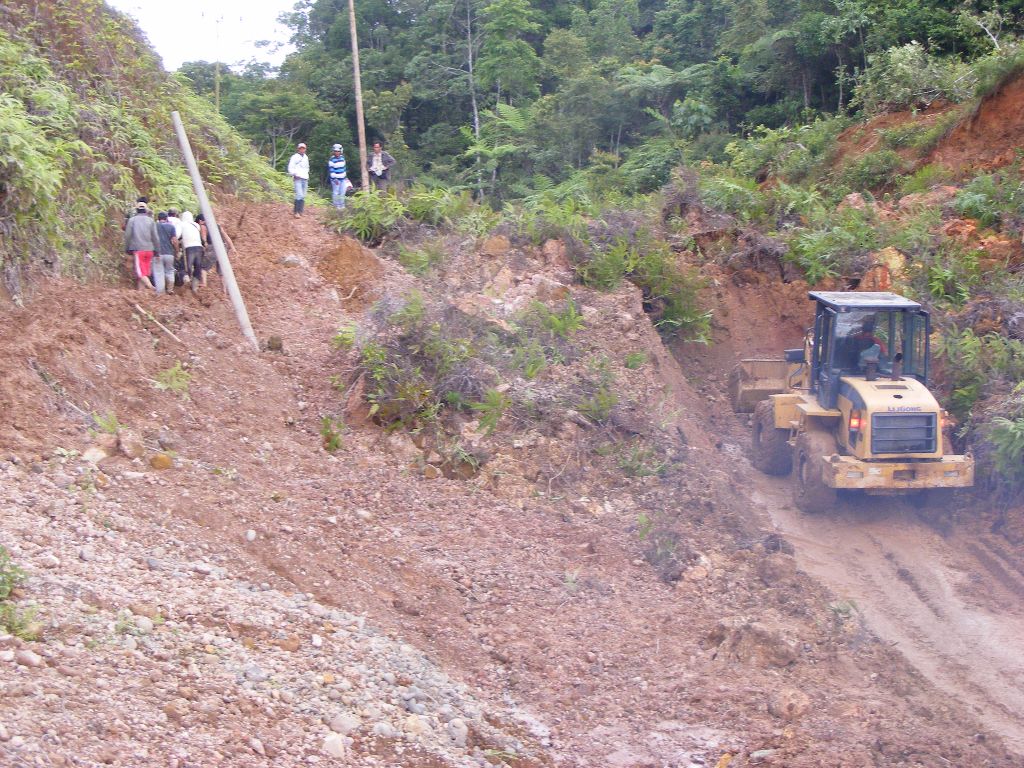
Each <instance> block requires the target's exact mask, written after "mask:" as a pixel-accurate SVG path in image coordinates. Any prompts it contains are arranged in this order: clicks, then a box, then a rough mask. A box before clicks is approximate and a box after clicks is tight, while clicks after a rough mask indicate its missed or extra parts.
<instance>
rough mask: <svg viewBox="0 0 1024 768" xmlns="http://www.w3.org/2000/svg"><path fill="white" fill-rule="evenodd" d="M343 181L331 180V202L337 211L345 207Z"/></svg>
mask: <svg viewBox="0 0 1024 768" xmlns="http://www.w3.org/2000/svg"><path fill="white" fill-rule="evenodd" d="M345 181H346V179H331V202H332V203H334V207H335V208H337V209H339V210H340V209H342V208H344V207H345V186H346V185H345Z"/></svg>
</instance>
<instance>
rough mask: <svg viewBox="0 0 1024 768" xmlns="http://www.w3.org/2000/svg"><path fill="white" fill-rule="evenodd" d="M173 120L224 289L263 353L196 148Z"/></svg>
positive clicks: (247, 335)
mask: <svg viewBox="0 0 1024 768" xmlns="http://www.w3.org/2000/svg"><path fill="white" fill-rule="evenodd" d="M171 120H173V121H174V131H175V133H177V134H178V144H179V145H180V146H181V154H182V155H183V156H184V157H185V165H187V166H188V172H189V174H191V176H192V186H193V187H194V188H195V191H196V197H198V198H199V209H200V210H201V211H202V212H203V216H205V217H206V224H207V229H208V230H209V233H210V239H211V240H212V241H213V251H214V253H216V254H217V263H218V264H219V265H220V274H221V277H222V278H223V280H224V287H225V288H227V289H228V296H229V297H230V298H231V304H232V306H233V307H234V308H235V317H237V318H238V324H239V325H240V326H241V327H242V335H244V336H245V338H246V339H247V340H248V342H249V343H250V344H252V348H253V349H254V350H255V351H257V352H259V351H260V343H259V342H258V341H256V334H255V333H253V330H252V323H250V322H249V313H248V312H247V311H246V309H245V302H244V301H243V300H242V294H241V292H240V291H239V290H238V283H237V281H236V280H235V272H234V270H233V269H231V262H230V261H229V260H228V253H227V251H225V250H224V241H223V240H222V239H221V236H220V227H218V226H217V217H216V216H214V215H213V208H211V207H210V198H208V197H207V196H206V188H205V187H204V186H203V178H202V177H201V176H200V175H199V166H198V165H196V158H195V155H193V154H192V145H191V144H189V143H188V135H187V134H186V133H185V126H184V125H183V124H182V122H181V115H179V114H178V113H177V112H171Z"/></svg>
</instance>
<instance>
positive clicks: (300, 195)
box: [294, 179, 309, 213]
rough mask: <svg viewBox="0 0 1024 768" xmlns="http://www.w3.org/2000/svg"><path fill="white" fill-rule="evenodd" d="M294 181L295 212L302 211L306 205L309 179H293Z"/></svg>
mask: <svg viewBox="0 0 1024 768" xmlns="http://www.w3.org/2000/svg"><path fill="white" fill-rule="evenodd" d="M294 182H295V213H302V210H303V209H304V208H305V207H306V190H307V189H309V179H294Z"/></svg>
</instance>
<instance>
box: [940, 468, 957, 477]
mask: <svg viewBox="0 0 1024 768" xmlns="http://www.w3.org/2000/svg"><path fill="white" fill-rule="evenodd" d="M942 474H943V476H944V477H960V470H959V469H947V470H946V471H945V472H943V473H942Z"/></svg>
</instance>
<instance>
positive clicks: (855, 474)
mask: <svg viewBox="0 0 1024 768" xmlns="http://www.w3.org/2000/svg"><path fill="white" fill-rule="evenodd" d="M846 476H847V477H848V478H850V479H851V480H860V479H861V478H862V477H864V473H863V472H861V471H860V470H859V469H851V470H849V471H848V472H847V473H846Z"/></svg>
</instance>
